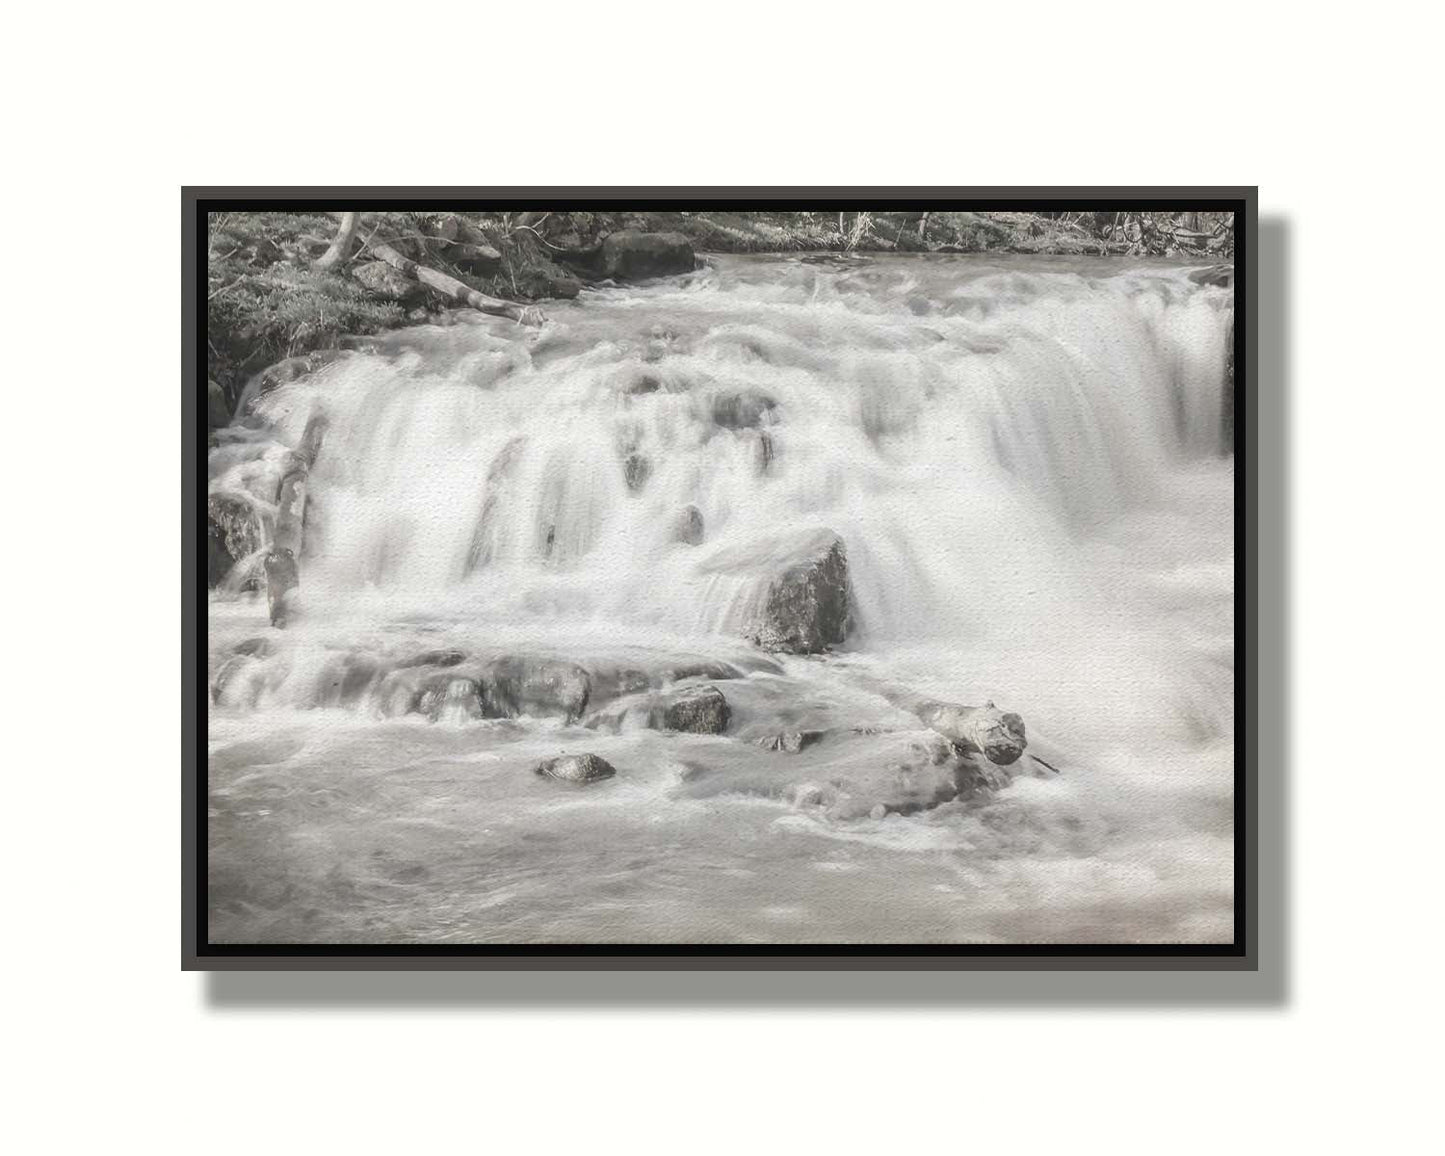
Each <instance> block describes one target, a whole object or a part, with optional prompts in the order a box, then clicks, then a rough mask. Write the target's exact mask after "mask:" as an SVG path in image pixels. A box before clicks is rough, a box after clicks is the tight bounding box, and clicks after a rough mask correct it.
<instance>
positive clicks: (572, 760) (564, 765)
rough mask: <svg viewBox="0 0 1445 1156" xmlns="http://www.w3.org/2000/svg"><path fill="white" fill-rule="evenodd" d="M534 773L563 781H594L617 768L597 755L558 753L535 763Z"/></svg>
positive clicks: (612, 772) (606, 775) (608, 777)
mask: <svg viewBox="0 0 1445 1156" xmlns="http://www.w3.org/2000/svg"><path fill="white" fill-rule="evenodd" d="M536 773H537V774H539V775H541V776H543V777H544V778H548V779H557V780H558V781H560V782H564V783H596V782H600V781H601V780H602V779H610V778H612V776H613V775H615V774H617V768H616V767H614V766H613V765H612V764H611V763H609V762H608V761H607V760H606V759H604V758H602V757H601V756H599V755H593V754H584V755H559V756H558V757H557V758H555V759H544V760H543V761H542V762H540V763H538V764H537V767H536Z"/></svg>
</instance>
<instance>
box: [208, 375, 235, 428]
mask: <svg viewBox="0 0 1445 1156" xmlns="http://www.w3.org/2000/svg"><path fill="white" fill-rule="evenodd" d="M230 424H231V410H230V407H229V406H227V405H226V391H225V390H223V389H222V388H221V387H220V386H219V385H217V384H216V383H215V382H214V381H207V382H206V428H207V429H221V428H223V427H224V426H228V425H230Z"/></svg>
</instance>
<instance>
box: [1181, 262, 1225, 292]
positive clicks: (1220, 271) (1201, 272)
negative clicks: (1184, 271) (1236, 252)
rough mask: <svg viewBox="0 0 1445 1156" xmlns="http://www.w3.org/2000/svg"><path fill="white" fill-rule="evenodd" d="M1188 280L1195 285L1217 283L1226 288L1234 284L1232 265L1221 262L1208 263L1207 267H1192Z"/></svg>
mask: <svg viewBox="0 0 1445 1156" xmlns="http://www.w3.org/2000/svg"><path fill="white" fill-rule="evenodd" d="M1189 280H1191V281H1193V282H1194V283H1195V284H1196V285H1218V286H1220V287H1221V288H1225V289H1227V288H1229V287H1230V286H1231V285H1233V284H1234V266H1233V265H1230V264H1223V265H1210V266H1209V267H1208V268H1207V269H1194V270H1192V271H1191V272H1190V274H1189Z"/></svg>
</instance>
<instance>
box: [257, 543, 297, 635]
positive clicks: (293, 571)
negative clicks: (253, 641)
mask: <svg viewBox="0 0 1445 1156" xmlns="http://www.w3.org/2000/svg"><path fill="white" fill-rule="evenodd" d="M265 566H266V607H267V609H268V610H269V611H270V615H271V625H272V626H285V625H286V621H287V619H288V618H289V617H290V609H291V592H292V591H293V590H295V589H296V588H297V587H298V586H299V585H301V577H300V574H299V573H298V571H297V568H296V556H295V555H294V554H293V553H292V552H291V551H290V550H288V549H286V547H284V546H282V547H279V548H277V549H274V550H270V551H268V552H267V554H266V562H265Z"/></svg>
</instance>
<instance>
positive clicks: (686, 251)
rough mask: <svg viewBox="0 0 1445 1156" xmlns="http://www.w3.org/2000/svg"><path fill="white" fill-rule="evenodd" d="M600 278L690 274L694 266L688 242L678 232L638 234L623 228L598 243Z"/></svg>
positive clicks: (626, 279)
mask: <svg viewBox="0 0 1445 1156" xmlns="http://www.w3.org/2000/svg"><path fill="white" fill-rule="evenodd" d="M599 260H600V265H601V272H602V275H603V276H604V277H615V278H617V279H618V280H622V281H637V280H640V279H642V278H644V277H665V276H667V275H669V274H672V273H691V272H692V271H693V270H694V269H695V268H697V258H696V257H695V256H694V254H693V251H692V242H691V241H689V240H688V239H687V238H686V237H685V236H683V235H682V234H681V233H639V232H634V231H633V230H631V229H625V230H623V231H622V232H619V233H612V234H611V235H609V236H608V237H607V238H606V240H604V241H603V242H602V251H601V253H600V256H599Z"/></svg>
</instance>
